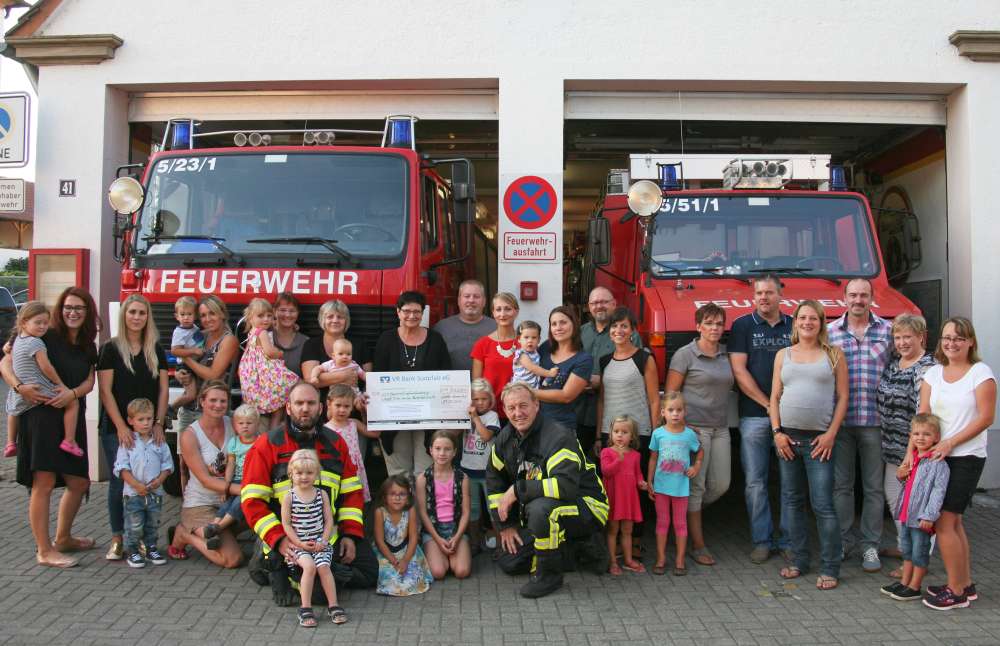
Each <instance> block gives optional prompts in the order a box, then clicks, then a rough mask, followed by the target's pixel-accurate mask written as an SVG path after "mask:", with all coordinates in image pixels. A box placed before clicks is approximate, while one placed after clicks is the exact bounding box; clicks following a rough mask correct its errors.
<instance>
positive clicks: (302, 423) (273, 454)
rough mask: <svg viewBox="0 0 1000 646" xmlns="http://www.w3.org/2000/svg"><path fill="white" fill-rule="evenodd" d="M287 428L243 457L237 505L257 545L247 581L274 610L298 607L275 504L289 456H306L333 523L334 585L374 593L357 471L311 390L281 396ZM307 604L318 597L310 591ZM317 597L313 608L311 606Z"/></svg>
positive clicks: (282, 492) (283, 488) (284, 486)
mask: <svg viewBox="0 0 1000 646" xmlns="http://www.w3.org/2000/svg"><path fill="white" fill-rule="evenodd" d="M285 408H286V411H287V413H288V422H287V424H286V426H285V427H283V428H278V429H275V430H273V431H271V432H270V433H267V434H266V435H263V436H261V437H259V438H257V441H256V442H254V444H253V446H252V447H250V451H249V452H247V457H246V463H245V464H244V467H243V490H242V492H241V494H240V503H241V505H242V507H243V513H244V515H245V516H246V519H247V524H248V525H250V527H252V528H253V530H254V532H255V533H256V534H257V536H258V538H259V540H258V541H257V547H256V553H255V554H254V556H253V557H252V558H251V560H250V565H249V568H250V577H251V578H252V579H253V580H254V581H255V582H257V583H258V584H260V585H270V586H271V590H272V592H273V594H274V602H275V603H276V604H278V605H280V606H291V605H296V604H297V603H298V592H296V590H297V589H298V578H299V576H300V573H299V572H298V568H297V567H290V566H289V562H292V563H294V560H291V561H286V559H287V558H289V557H290V555H291V554H292V549H291V545H290V541H287V540H285V530H284V529H283V528H282V526H281V501H282V499H283V498H284V497H285V496H287V495H288V494H289V492H290V491H291V486H292V485H291V480H290V476H289V474H288V461H289V460H290V459H291V457H292V454H293V453H294V452H295V451H296V450H297V449H313V450H315V451H316V453H317V454H318V455H319V461H320V475H319V482H317V483H316V485H317V486H318V487H321V488H322V489H323V490H325V491H326V493H327V495H328V496H329V498H330V507H331V511H332V513H333V518H334V522H335V526H336V527H335V530H334V532H333V535H332V536H331V537H330V544H331V545H333V546H334V550H333V553H334V560H333V563H332V564H331V570H332V571H333V576H334V579H335V580H336V582H337V585H338V586H347V587H354V588H369V587H374V586H375V583H376V581H377V580H378V561H377V560H376V559H375V554H374V552H372V549H371V547H370V546H369V545H368V543H367V542H366V541H365V540H364V528H363V523H364V521H363V516H362V508H363V505H364V498H363V496H364V494H363V493H362V489H361V481H360V480H358V476H357V467H356V466H355V464H354V463H353V462H352V461H351V458H350V455H349V453H348V448H347V444H346V443H345V442H344V440H343V439H342V438H341V437H340V436H339V435H338V434H337V433H335V432H333V431H331V430H330V429H328V428H326V427H325V426H323V425H322V424H320V422H319V419H320V403H319V392H318V391H317V390H316V388H315V387H313V386H312V385H311V384H308V383H304V382H299V384H298V385H296V386H295V387H294V388H293V389H292V392H291V393H289V395H288V404H287V405H286V407H285ZM313 594H314V597H317V595H322V590H321V589H319V586H317V589H316V591H315V592H314V593H313ZM319 601H320V600H319V598H318V597H317V598H316V599H315V600H314V602H319Z"/></svg>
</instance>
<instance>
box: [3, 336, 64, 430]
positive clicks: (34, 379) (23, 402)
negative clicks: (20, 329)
mask: <svg viewBox="0 0 1000 646" xmlns="http://www.w3.org/2000/svg"><path fill="white" fill-rule="evenodd" d="M47 351H48V348H47V347H46V345H45V342H44V341H42V340H41V339H40V338H39V337H36V336H29V335H27V334H21V335H20V336H18V337H17V338H16V339H15V340H14V348H13V349H12V350H11V361H12V366H13V368H14V375H15V376H16V377H17V380H18V381H20V382H21V383H22V384H32V385H37V386H40V387H41V393H42V394H43V395H45V396H46V397H52V396H54V395H55V394H56V385H55V384H54V383H52V382H51V381H49V378H48V377H46V376H45V373H44V372H42V369H41V368H40V367H38V361H36V360H35V355H36V354H38V353H39V352H47ZM34 407H35V404H33V403H31V402H30V401H28V400H27V399H25V398H24V397H21V395H20V394H18V393H17V392H15V391H14V389H13V388H11V389H10V390H9V391H8V394H7V414H8V415H21V414H22V413H24V412H25V411H28V410H30V409H32V408H34Z"/></svg>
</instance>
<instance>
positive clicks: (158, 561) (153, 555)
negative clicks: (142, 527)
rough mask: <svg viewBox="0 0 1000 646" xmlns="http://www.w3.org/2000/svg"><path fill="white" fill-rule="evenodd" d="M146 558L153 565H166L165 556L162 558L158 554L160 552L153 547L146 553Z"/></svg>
mask: <svg viewBox="0 0 1000 646" xmlns="http://www.w3.org/2000/svg"><path fill="white" fill-rule="evenodd" d="M146 558H148V559H149V562H150V563H152V564H153V565H166V564H167V558H166V557H165V556H163V555H162V554H160V552H159V551H157V549H156V548H155V547H154V548H153V549H151V550H147V551H146Z"/></svg>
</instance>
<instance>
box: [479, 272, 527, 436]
mask: <svg viewBox="0 0 1000 646" xmlns="http://www.w3.org/2000/svg"><path fill="white" fill-rule="evenodd" d="M492 309H493V320H494V321H496V322H497V329H496V330H494V331H493V332H491V333H490V334H488V335H486V336H484V337H482V338H481V339H479V340H478V341H476V343H475V345H473V346H472V351H471V352H470V353H469V356H471V357H472V378H473V379H479V378H482V379H485V380H486V381H488V382H490V387H492V389H493V392H494V393H499V392H501V391H502V390H503V387H504V386H506V385H507V383H508V382H510V378H511V376H513V374H514V362H513V357H514V351H515V350H516V349H517V338H516V337H517V333H516V332H515V330H514V322H515V321H517V315H518V314H519V313H520V312H521V306H520V305H519V304H518V302H517V298H515V297H514V295H513V294H511V293H510V292H498V293H497V295H496V296H494V297H493V307H492ZM496 410H497V414H498V415H500V419H506V418H507V416H506V415H505V414H504V412H503V406H500V405H499V398H498V401H497V404H496Z"/></svg>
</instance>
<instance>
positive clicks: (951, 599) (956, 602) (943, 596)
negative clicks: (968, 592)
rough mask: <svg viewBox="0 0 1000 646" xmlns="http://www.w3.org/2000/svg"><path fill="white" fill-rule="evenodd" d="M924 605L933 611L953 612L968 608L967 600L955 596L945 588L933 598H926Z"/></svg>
mask: <svg viewBox="0 0 1000 646" xmlns="http://www.w3.org/2000/svg"><path fill="white" fill-rule="evenodd" d="M924 605H925V606H927V607H928V608H931V609H933V610H953V609H955V608H968V607H969V598H968V597H967V596H965V595H964V594H963V595H956V594H955V593H954V592H952V591H951V589H950V588H945V589H944V590H942V591H941V592H940V593H938V594H937V595H935V596H933V597H926V598H925V599H924Z"/></svg>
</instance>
